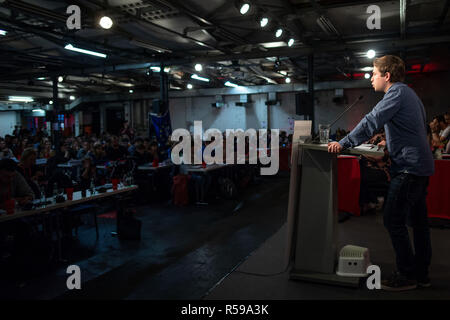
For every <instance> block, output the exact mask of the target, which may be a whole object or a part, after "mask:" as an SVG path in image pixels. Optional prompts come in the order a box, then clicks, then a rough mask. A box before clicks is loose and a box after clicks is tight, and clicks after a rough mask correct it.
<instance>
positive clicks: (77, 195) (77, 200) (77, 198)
mask: <svg viewBox="0 0 450 320" xmlns="http://www.w3.org/2000/svg"><path fill="white" fill-rule="evenodd" d="M137 188H138V187H137V186H135V185H132V186H123V187H119V188H118V189H117V190H113V189H107V191H106V192H103V193H98V192H97V193H95V192H94V194H92V195H91V194H90V191H87V192H86V197H82V195H81V191H77V192H74V193H73V198H72V199H73V200H66V201H64V202H60V203H56V202H55V200H54V197H52V198H47V200H49V201H51V202H52V203H51V204H48V205H44V206H39V207H37V208H35V209H32V210H22V209H18V210H16V212H15V213H13V214H10V215H8V214H3V215H0V223H1V222H5V221H9V220H14V219H19V218H24V217H29V216H33V215H39V214H45V213H48V212H50V211H54V210H58V209H63V208H67V207H70V206H74V205H77V204H81V203H84V202H88V201H94V200H99V199H102V198H106V197H111V196H115V195H118V194H121V193H125V192H130V191H133V190H136V189H137ZM97 189H98V188H97ZM66 199H67V198H66ZM34 203H36V204H38V203H39V200H35V201H34Z"/></svg>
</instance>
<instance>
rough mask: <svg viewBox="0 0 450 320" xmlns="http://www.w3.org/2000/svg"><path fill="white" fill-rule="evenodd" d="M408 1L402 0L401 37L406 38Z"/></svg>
mask: <svg viewBox="0 0 450 320" xmlns="http://www.w3.org/2000/svg"><path fill="white" fill-rule="evenodd" d="M406 1H407V0H400V38H401V39H405V38H406Z"/></svg>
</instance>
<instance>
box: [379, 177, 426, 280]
mask: <svg viewBox="0 0 450 320" xmlns="http://www.w3.org/2000/svg"><path fill="white" fill-rule="evenodd" d="M428 180H429V178H428V177H419V176H415V175H412V174H409V173H400V174H397V175H396V176H394V177H393V178H392V179H391V184H390V186H389V191H388V196H387V199H386V205H385V208H384V226H385V227H386V228H387V230H388V232H389V235H390V236H391V240H392V245H393V247H394V250H395V255H396V260H397V269H398V271H399V272H400V273H401V274H403V275H405V276H406V277H408V278H410V279H417V280H422V279H425V278H426V277H427V276H428V267H429V265H430V262H431V239H430V229H429V226H428V216H427V203H426V194H427V187H428ZM407 221H409V222H410V224H411V227H412V228H413V232H414V251H415V253H414V252H413V249H412V247H411V241H410V239H409V234H408V229H407V228H406V222H407Z"/></svg>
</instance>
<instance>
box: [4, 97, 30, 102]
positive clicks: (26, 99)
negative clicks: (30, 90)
mask: <svg viewBox="0 0 450 320" xmlns="http://www.w3.org/2000/svg"><path fill="white" fill-rule="evenodd" d="M8 99H9V101H14V102H33V101H34V100H33V98H32V97H19V96H9V98H8Z"/></svg>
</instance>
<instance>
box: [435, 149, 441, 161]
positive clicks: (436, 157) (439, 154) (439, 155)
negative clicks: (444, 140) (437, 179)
mask: <svg viewBox="0 0 450 320" xmlns="http://www.w3.org/2000/svg"><path fill="white" fill-rule="evenodd" d="M434 157H435V159H437V160H442V147H439V148H437V149H436V151H435V152H434Z"/></svg>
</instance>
